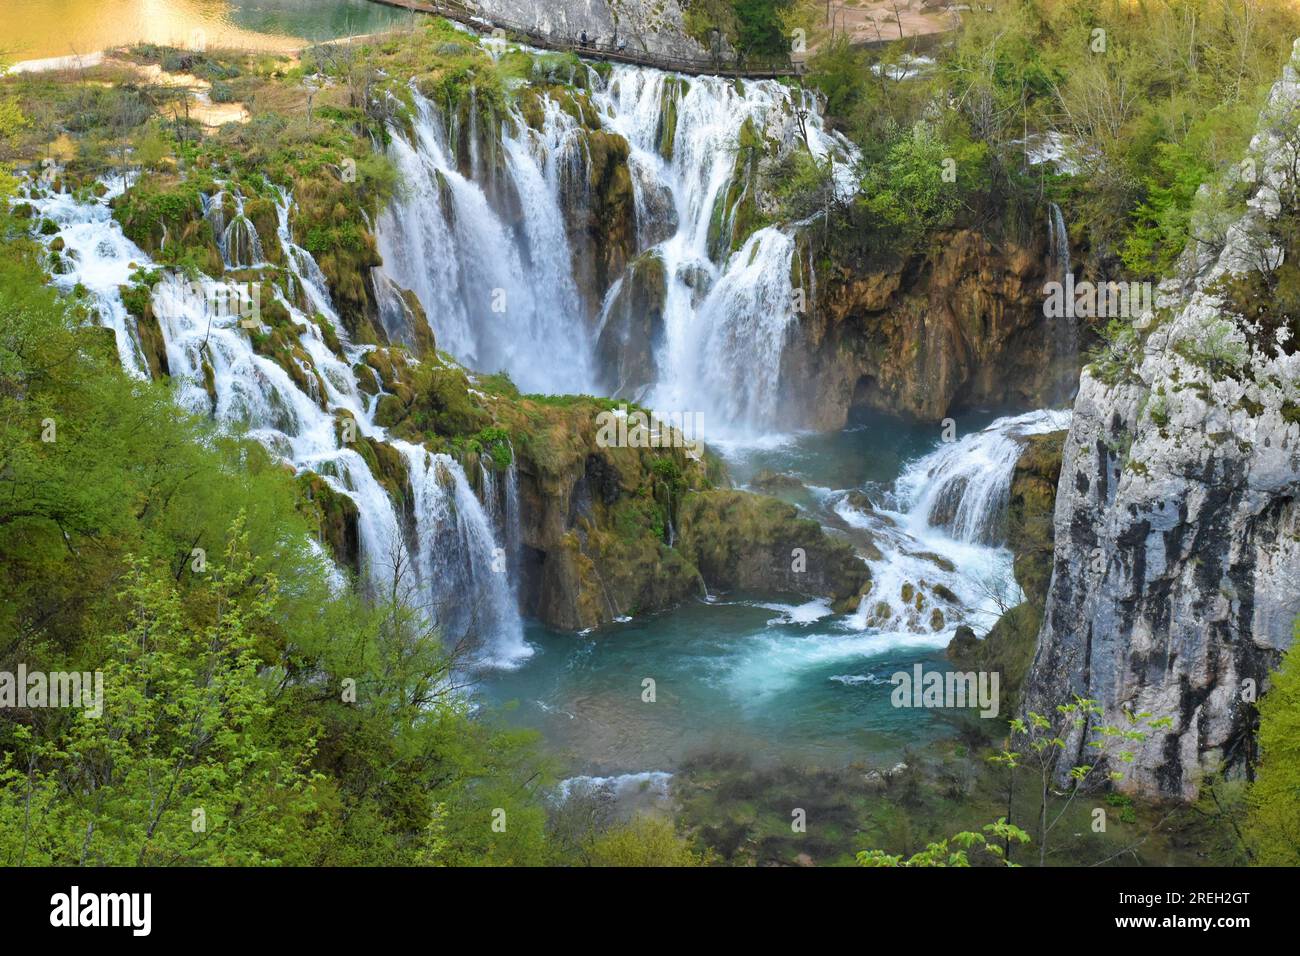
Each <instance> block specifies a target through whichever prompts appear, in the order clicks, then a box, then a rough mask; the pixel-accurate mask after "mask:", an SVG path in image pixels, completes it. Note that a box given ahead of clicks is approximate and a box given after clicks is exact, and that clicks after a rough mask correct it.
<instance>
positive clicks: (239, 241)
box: [202, 189, 266, 269]
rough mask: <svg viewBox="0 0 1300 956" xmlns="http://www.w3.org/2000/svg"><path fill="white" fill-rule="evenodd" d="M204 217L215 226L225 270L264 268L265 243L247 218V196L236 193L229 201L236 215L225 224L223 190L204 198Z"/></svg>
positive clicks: (215, 236)
mask: <svg viewBox="0 0 1300 956" xmlns="http://www.w3.org/2000/svg"><path fill="white" fill-rule="evenodd" d="M202 198H203V216H204V218H205V219H207V220H208V223H209V224H210V225H211V226H212V235H213V238H214V239H216V242H217V251H218V252H220V253H221V262H222V264H223V265H224V266H225V268H226V269H252V268H256V267H258V266H262V265H265V264H266V262H265V256H264V255H263V253H262V240H261V238H260V237H259V236H258V234H257V228H256V227H255V226H254V225H253V223H252V220H250V219H249V218H248V217H247V216H245V215H244V197H243V195H242V194H240V193H239V192H235V193H234V194H233V195H231V196H230V197H229V198H230V199H231V201H232V202H233V203H234V206H235V214H234V216H233V217H231V219H230V221H229V222H227V221H226V211H225V203H226V199H227V198H228V197H227V194H226V191H225V190H224V189H220V190H218V191H217V192H215V193H213V194H212V195H211V196H203V197H202Z"/></svg>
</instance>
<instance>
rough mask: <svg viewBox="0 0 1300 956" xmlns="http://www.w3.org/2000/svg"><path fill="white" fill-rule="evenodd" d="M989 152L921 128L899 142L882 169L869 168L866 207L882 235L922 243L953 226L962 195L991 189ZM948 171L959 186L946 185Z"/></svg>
mask: <svg viewBox="0 0 1300 956" xmlns="http://www.w3.org/2000/svg"><path fill="white" fill-rule="evenodd" d="M987 152H988V147H987V146H986V145H985V144H983V143H972V142H969V141H955V142H944V141H943V140H942V139H940V138H939V136H938V135H936V132H935V131H934V130H933V129H931V128H929V127H927V126H925V125H921V124H918V125H917V126H915V127H913V129H912V133H911V135H910V136H902V137H900V138H899V139H898V140H897V141H895V143H894V144H893V145H892V146H891V147H890V150H889V153H888V155H887V156H886V157H885V161H884V162H883V163H881V164H879V165H877V166H873V167H872V168H871V170H870V172H869V174H868V177H867V181H866V182H865V183H864V184H863V192H864V194H865V198H864V199H863V200H862V202H863V204H864V206H865V208H866V209H867V210H868V211H869V212H870V214H871V216H872V217H873V219H875V220H876V221H877V222H879V223H880V224H881V227H880V228H881V230H882V231H884V232H888V233H893V234H895V235H899V236H902V237H904V238H905V240H906V239H910V240H912V241H915V240H918V239H920V238H921V237H922V236H925V235H929V234H932V233H934V232H935V231H937V230H939V229H944V228H947V227H949V226H951V225H952V224H953V223H954V222H955V221H956V219H957V217H958V215H959V214H960V212H961V210H962V208H963V206H964V194H965V193H975V192H979V191H980V190H981V189H982V188H984V187H985V186H986V185H987V178H986V176H985V174H984V163H985V159H986V157H987ZM945 168H947V169H950V170H952V171H953V172H954V173H955V175H956V181H955V182H953V183H949V182H946V181H945V179H944V170H945Z"/></svg>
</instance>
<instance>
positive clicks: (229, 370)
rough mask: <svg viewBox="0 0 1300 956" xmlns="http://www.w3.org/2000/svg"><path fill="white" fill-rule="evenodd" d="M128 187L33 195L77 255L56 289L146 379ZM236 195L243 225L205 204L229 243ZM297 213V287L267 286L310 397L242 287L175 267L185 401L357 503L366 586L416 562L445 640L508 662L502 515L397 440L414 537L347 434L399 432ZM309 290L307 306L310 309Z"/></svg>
mask: <svg viewBox="0 0 1300 956" xmlns="http://www.w3.org/2000/svg"><path fill="white" fill-rule="evenodd" d="M120 192H121V189H120V188H118V189H117V190H116V191H114V190H113V189H112V188H110V190H109V192H108V193H107V194H106V195H105V196H104V198H103V199H102V200H100V201H80V200H77V199H75V198H73V197H72V196H70V195H69V194H68V193H66V192H62V193H49V192H41V191H37V190H29V195H27V196H26V197H25V199H26V201H28V202H30V203H31V204H32V205H33V206H34V207H35V208H37V209H38V210H39V211H40V214H41V216H42V217H45V218H49V219H51V220H53V221H54V222H55V223H56V224H57V225H58V227H59V231H58V233H57V235H58V236H59V237H61V238H62V239H63V242H64V251H63V253H62V255H61V258H60V269H59V272H58V274H57V275H56V276H55V284H56V285H58V286H59V287H60V288H63V289H65V290H66V289H71V288H72V287H73V286H75V285H77V284H81V285H82V286H84V287H85V288H86V289H87V290H88V291H89V292H90V294H91V296H92V299H93V302H94V304H95V306H96V311H97V312H98V315H99V320H100V322H101V323H102V324H103V325H104V326H106V327H108V328H111V329H112V330H113V333H114V337H115V339H116V341H117V343H118V351H119V354H120V356H121V360H122V363H123V365H124V366H125V367H126V368H127V370H128V371H130V372H131V373H132V374H135V375H137V376H139V377H147V375H148V371H147V365H146V363H145V361H144V358H143V355H142V350H141V348H140V343H139V341H138V335H137V333H136V331H135V328H134V326H135V322H134V319H133V318H132V317H131V316H130V315H129V314H128V313H127V311H126V308H125V306H124V305H123V302H122V298H121V295H120V291H119V287H121V286H123V285H127V284H129V283H130V282H131V280H132V275H133V273H135V272H136V270H138V269H144V270H148V269H152V268H154V267H155V266H154V263H152V261H151V260H150V257H149V256H148V255H147V254H146V253H145V252H144V251H143V250H141V249H140V248H139V247H138V246H136V245H135V244H134V243H132V242H131V241H130V240H129V239H127V238H126V236H124V235H123V234H122V231H121V228H120V227H119V226H118V224H117V223H116V222H115V221H114V220H113V218H112V213H111V210H110V209H109V207H108V202H109V201H110V200H111V199H113V198H114V197H115V196H116V195H119V194H120ZM231 201H232V202H233V203H234V208H235V209H236V210H237V217H236V218H235V219H233V220H231V221H230V222H226V221H225V218H224V215H223V214H222V213H220V212H217V211H216V210H217V208H218V207H219V206H221V205H223V200H222V199H221V198H219V197H215V196H214V197H212V198H211V199H210V200H209V202H208V204H207V210H206V212H207V213H208V219H209V222H210V223H211V224H212V226H213V228H214V235H215V236H217V237H222V236H225V237H227V241H228V242H229V240H230V239H233V238H234V237H235V236H237V235H238V233H232V232H231V228H232V227H233V226H234V225H235V223H237V222H239V221H240V220H241V219H242V218H243V217H242V209H243V198H242V197H231ZM289 210H290V200H289V198H288V197H287V196H282V197H281V201H280V204H279V240H280V242H281V245H282V248H283V251H284V255H285V260H286V262H287V264H288V276H287V282H286V284H285V287H284V288H282V287H280V286H279V285H271V284H270V283H267V284H266V285H265V286H264V288H263V294H269V295H271V296H273V297H274V300H275V301H276V302H278V303H279V304H280V305H281V306H283V307H284V308H285V310H286V311H287V312H288V314H289V317H290V319H291V320H292V321H293V323H294V324H295V325H296V326H297V327H298V329H299V330H300V334H299V338H298V344H299V345H300V346H301V347H302V349H303V350H304V351H305V352H306V353H307V355H308V356H310V358H311V364H312V367H313V368H314V371H315V374H314V375H304V379H306V380H307V381H308V382H310V383H312V384H311V385H310V386H309V388H308V391H304V390H303V389H302V388H300V387H299V385H298V384H297V383H295V381H294V379H293V377H291V376H290V375H289V373H288V372H287V371H285V369H284V368H282V367H281V366H280V365H279V364H277V363H276V362H275V361H273V360H271V359H269V358H267V357H265V356H262V355H260V354H258V353H257V351H256V350H255V349H254V348H253V345H252V340H251V338H250V330H249V329H248V328H245V327H244V325H243V322H244V321H245V320H246V318H247V316H246V315H245V314H244V313H241V312H240V311H239V310H237V309H231V308H229V307H228V306H223V305H222V304H223V303H226V304H228V303H230V302H231V301H232V299H231V292H232V289H233V287H232V286H230V285H229V284H228V283H226V282H224V281H222V280H219V279H215V278H212V277H208V276H199V277H197V278H196V279H194V280H190V279H188V278H185V277H183V276H180V275H178V274H172V273H166V274H164V277H163V278H162V279H161V280H160V281H159V282H158V283H157V284H156V285H155V286H154V288H153V289H152V305H153V313H154V315H155V317H156V318H157V320H158V324H159V328H160V331H161V333H162V338H163V341H164V343H165V347H166V355H167V363H168V369H169V372H170V376H171V381H172V383H173V385H174V387H175V390H176V400H177V402H178V403H179V404H180V405H181V406H182V407H183V408H185V409H187V410H189V411H191V412H194V413H196V414H202V415H211V416H213V417H214V418H215V419H216V420H217V421H219V422H221V423H222V424H225V425H229V426H235V427H242V428H245V429H247V434H248V435H249V436H250V437H252V438H254V439H256V440H258V441H259V442H261V443H262V444H263V445H264V446H265V447H266V448H267V449H268V450H270V451H271V452H272V454H274V455H276V456H278V457H280V458H282V459H283V460H285V461H286V462H288V463H290V464H292V465H293V466H294V467H295V468H296V469H300V470H311V471H313V472H315V473H317V474H319V475H320V476H321V477H322V478H323V479H324V480H325V481H326V482H327V483H328V484H329V485H330V486H331V488H333V489H334V490H335V491H336V492H339V493H341V494H344V495H346V496H347V497H349V498H350V499H352V501H353V502H354V503H355V504H356V506H357V510H358V534H359V538H360V542H361V551H362V560H363V563H364V566H365V570H366V579H365V580H366V581H367V582H368V584H369V586H370V587H371V588H373V589H375V591H376V592H378V591H379V590H381V589H383V588H384V587H385V585H386V584H388V583H390V582H391V577H392V574H393V573H394V568H395V566H397V564H398V563H401V564H405V565H407V566H414V567H415V568H416V569H417V574H418V583H419V586H420V588H419V590H420V592H421V593H422V595H423V597H424V599H426V600H427V601H428V604H429V606H430V607H431V608H434V609H436V611H437V613H436V621H437V623H439V624H440V625H442V626H443V628H444V637H445V639H447V640H449V641H456V642H460V641H462V640H463V639H464V638H466V637H467V636H469V637H471V638H474V639H476V640H477V642H478V644H479V645H481V652H480V654H479V656H478V661H479V662H480V663H486V664H492V665H505V664H509V663H511V662H513V661H517V660H519V659H520V658H522V657H524V656H527V654H528V653H530V649H529V648H528V646H527V645H526V644H525V643H524V641H523V629H522V625H521V623H520V618H519V612H518V607H517V602H516V598H515V595H514V594H513V593H512V591H511V589H510V586H509V584H508V583H507V580H506V579H507V575H506V574H504V573H501V571H499V570H497V567H498V566H499V561H498V558H499V555H500V553H501V552H500V549H498V547H497V544H496V537H495V533H494V530H493V528H492V523H491V521H490V520H489V518H488V516H487V513H486V511H485V510H484V508H483V506H482V504H481V503H480V502H479V500H478V499H477V498H476V497H475V495H474V492H473V490H472V489H471V488H470V486H469V483H468V482H467V481H466V479H465V475H464V472H463V471H462V470H461V467H460V465H459V464H458V463H457V462H455V461H454V460H453V459H451V458H448V457H447V456H445V455H437V456H434V455H428V454H427V453H426V452H425V451H424V449H423V448H420V447H417V446H413V445H408V444H406V443H400V442H393V443H392V444H393V445H394V447H397V448H398V449H399V450H400V451H401V452H402V454H403V455H404V456H405V457H406V459H407V460H408V462H410V463H411V465H412V468H411V473H410V481H411V486H412V493H413V497H414V498H415V499H416V502H417V508H416V511H415V517H416V528H415V532H416V533H415V535H414V538H413V542H414V552H415V553H411V542H410V540H409V539H410V536H408V535H407V534H406V533H405V528H404V521H403V519H402V518H401V516H400V515H399V513H398V511H397V509H396V508H395V506H394V502H393V500H392V498H391V496H390V495H389V493H388V491H387V490H386V489H385V488H384V487H383V486H382V485H381V484H380V483H379V481H378V480H377V479H376V477H375V476H374V475H373V474H372V473H371V470H370V468H369V467H368V466H367V464H366V462H365V459H363V458H362V456H361V455H360V454H359V453H358V452H357V451H356V450H355V449H354V448H352V447H349V446H348V445H347V444H346V442H344V441H343V440H342V439H341V436H340V433H339V431H340V430H339V428H338V427H337V426H338V422H337V419H336V417H335V415H334V412H335V411H341V410H346V411H347V412H349V413H351V415H352V417H353V418H354V419H355V421H356V424H357V430H358V432H359V434H360V436H361V437H364V438H369V439H373V440H377V441H383V440H386V436H385V433H384V430H383V429H382V428H380V427H378V426H376V425H375V424H374V423H373V421H372V419H371V411H372V409H373V405H374V402H375V399H372V398H370V397H368V396H366V395H364V394H363V393H362V392H361V390H360V389H359V388H358V387H357V382H356V379H355V377H354V375H353V372H352V365H353V364H354V363H355V362H357V361H358V360H359V359H361V358H362V357H363V355H364V353H365V351H366V347H358V346H353V345H352V344H351V343H350V342H349V341H348V339H347V337H346V335H345V330H344V329H343V327H342V323H341V322H340V321H339V318H338V314H337V312H336V310H335V309H334V306H333V303H332V301H331V299H330V296H329V291H328V287H327V285H326V283H325V279H324V277H323V275H322V274H321V272H320V269H319V267H318V266H317V265H316V263H315V261H314V260H313V259H312V257H311V256H310V254H308V253H307V252H306V250H304V249H302V248H301V247H300V246H298V245H297V244H296V243H294V242H293V240H292V236H291V234H290V228H289ZM243 221H245V222H247V220H246V219H244V220H243ZM249 228H250V229H251V228H252V227H251V223H249ZM254 234H255V230H254ZM51 238H52V237H51ZM223 258H226V259H227V264H228V265H230V267H232V268H236V267H239V266H240V265H243V266H245V267H246V266H247V265H249V264H256V263H255V262H254V260H256V261H260V259H261V248H260V244H258V243H253V242H251V241H249V242H246V241H245V240H243V239H236V240H235V241H234V244H233V245H228V247H227V249H223ZM299 294H301V296H302V299H303V304H305V305H306V307H307V310H304V309H303V308H302V307H300V304H299V299H298V295H299ZM308 310H309V311H310V314H311V315H312V316H319V317H320V318H321V319H322V320H323V321H325V322H329V323H330V324H331V325H332V326H333V327H334V329H333V330H334V332H335V334H336V335H337V337H338V339H339V342H340V348H341V349H342V351H343V353H344V354H342V355H338V354H336V353H334V352H333V351H332V350H331V349H330V347H329V346H328V345H326V343H325V339H324V336H323V335H322V333H321V330H320V328H319V326H317V324H316V322H315V321H314V320H313V318H309V317H308Z"/></svg>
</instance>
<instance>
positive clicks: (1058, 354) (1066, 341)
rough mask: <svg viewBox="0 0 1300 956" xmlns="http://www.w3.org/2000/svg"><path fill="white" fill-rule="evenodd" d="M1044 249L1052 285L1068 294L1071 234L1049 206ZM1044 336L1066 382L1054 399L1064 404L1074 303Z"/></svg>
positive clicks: (1075, 347) (1074, 334)
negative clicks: (1052, 270)
mask: <svg viewBox="0 0 1300 956" xmlns="http://www.w3.org/2000/svg"><path fill="white" fill-rule="evenodd" d="M1047 246H1048V249H1050V250H1051V254H1052V265H1053V266H1054V267H1055V269H1056V276H1055V281H1058V282H1060V283H1062V285H1063V286H1065V287H1066V289H1067V290H1068V288H1069V286H1068V285H1066V283H1067V281H1069V280H1068V277H1070V276H1071V275H1072V273H1073V269H1074V267H1073V265H1072V264H1071V262H1070V233H1069V231H1068V230H1067V229H1066V228H1065V216H1064V215H1063V214H1062V213H1061V207H1060V206H1058V205H1057V204H1056V203H1052V204H1051V206H1050V208H1049V214H1048V220H1047ZM1068 298H1069V296H1068V295H1067V299H1068ZM1047 334H1048V335H1049V336H1050V337H1051V341H1050V342H1049V343H1048V346H1049V351H1050V353H1051V354H1052V356H1053V357H1054V358H1055V359H1056V364H1057V367H1058V369H1060V370H1061V371H1060V373H1059V374H1062V375H1063V376H1064V379H1065V381H1064V382H1063V384H1062V386H1061V388H1060V389H1059V390H1058V393H1057V395H1056V397H1057V398H1058V399H1062V400H1064V399H1067V398H1069V396H1070V394H1071V393H1072V391H1073V388H1074V384H1075V377H1076V369H1075V364H1076V359H1077V357H1078V354H1079V323H1078V320H1077V318H1076V317H1075V315H1074V309H1073V302H1067V307H1066V308H1064V309H1062V310H1061V314H1060V316H1059V317H1058V318H1056V319H1055V320H1054V321H1049V322H1048V323H1047Z"/></svg>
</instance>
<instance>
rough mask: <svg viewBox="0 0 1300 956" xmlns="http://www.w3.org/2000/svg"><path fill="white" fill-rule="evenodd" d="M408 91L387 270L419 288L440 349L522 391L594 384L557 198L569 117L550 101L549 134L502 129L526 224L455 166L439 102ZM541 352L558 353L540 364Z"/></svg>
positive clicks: (388, 227) (384, 222)
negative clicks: (503, 374) (408, 116)
mask: <svg viewBox="0 0 1300 956" xmlns="http://www.w3.org/2000/svg"><path fill="white" fill-rule="evenodd" d="M412 96H413V98H414V102H415V117H414V120H413V129H414V140H413V141H412V140H408V139H407V138H406V136H405V135H402V134H397V135H395V136H394V137H393V142H392V147H391V154H392V158H393V160H394V162H395V163H396V164H397V167H398V169H399V170H400V172H401V174H402V178H403V183H404V191H403V195H402V197H401V198H400V199H398V200H397V201H396V202H395V203H393V204H392V205H391V206H390V207H389V208H388V209H387V210H386V211H385V212H384V214H383V215H382V216H381V217H380V219H379V223H378V238H379V251H380V254H381V255H382V257H383V260H384V266H383V269H384V271H385V272H386V273H387V274H388V275H389V276H390V277H392V278H393V279H394V280H395V281H396V282H397V283H398V284H399V285H401V286H403V287H405V288H408V289H412V290H413V291H414V292H415V293H416V295H417V296H418V297H419V299H420V303H421V305H423V306H424V309H425V312H426V313H427V315H428V317H429V321H430V323H431V324H432V325H433V331H434V333H435V336H436V338H437V341H438V347H439V348H441V349H445V350H446V351H448V352H450V353H451V354H452V355H454V356H455V357H456V358H457V359H458V360H460V361H463V362H465V363H466V364H467V365H469V366H471V367H474V368H477V369H478V370H480V371H484V372H498V371H502V370H505V371H507V372H509V373H510V376H511V377H512V378H513V379H514V381H515V383H516V384H518V385H519V387H520V388H521V389H523V390H524V391H525V392H539V391H550V392H563V391H569V392H583V391H590V390H591V387H592V384H591V376H590V347H589V346H588V344H587V343H586V341H585V339H584V334H583V333H584V331H585V330H584V327H583V324H582V321H581V315H582V311H583V310H582V304H581V301H580V298H579V296H578V291H577V285H576V283H575V281H574V278H573V272H572V265H571V257H570V252H569V244H568V239H567V237H566V233H565V226H564V219H563V215H562V212H561V208H560V204H559V185H560V178H561V169H562V157H563V153H564V149H565V146H564V145H563V141H564V139H565V137H564V123H565V121H568V122H569V123H572V122H574V121H573V120H572V119H571V118H570V117H568V116H567V115H565V114H563V113H561V112H559V111H558V110H553V111H548V113H547V123H548V127H547V129H548V132H547V135H546V136H544V137H543V138H542V139H543V140H544V142H542V141H534V138H533V137H531V136H529V135H528V133H529V131H528V128H527V126H526V125H525V124H523V123H522V121H518V122H516V123H515V124H513V125H514V127H515V128H516V129H517V130H520V131H521V132H520V133H519V136H520V138H511V137H509V136H506V137H504V139H503V144H504V146H505V152H506V168H507V171H508V173H509V176H510V178H511V180H512V182H513V185H514V193H515V195H517V197H518V199H519V201H520V204H521V209H520V210H519V217H520V222H521V224H522V230H521V232H522V234H520V232H517V231H516V230H514V229H512V228H511V227H510V226H509V225H507V223H506V221H505V220H504V218H503V216H502V215H501V214H500V213H499V212H498V211H497V210H494V209H493V207H492V204H491V202H490V201H489V199H488V195H487V193H485V191H484V189H483V187H482V185H481V184H479V183H475V182H473V181H472V180H469V179H467V178H465V177H464V176H463V175H461V173H460V172H458V171H457V168H456V163H455V160H454V159H453V158H452V156H451V153H450V151H449V148H448V139H447V131H446V128H445V124H444V122H443V119H442V117H441V115H440V114H439V113H438V111H437V110H436V109H435V108H434V106H433V104H432V103H430V102H429V101H428V100H427V99H425V98H424V97H423V96H422V95H420V94H419V93H418V92H413V93H412ZM470 115H471V116H475V115H476V114H475V113H474V112H473V111H471V114H470ZM471 141H472V142H473V141H474V136H473V133H472V131H471ZM476 165H477V164H476ZM494 192H496V191H495V190H494ZM541 355H552V356H557V357H562V361H558V362H556V361H552V362H544V361H543V362H539V361H538V358H539V356H541Z"/></svg>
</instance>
